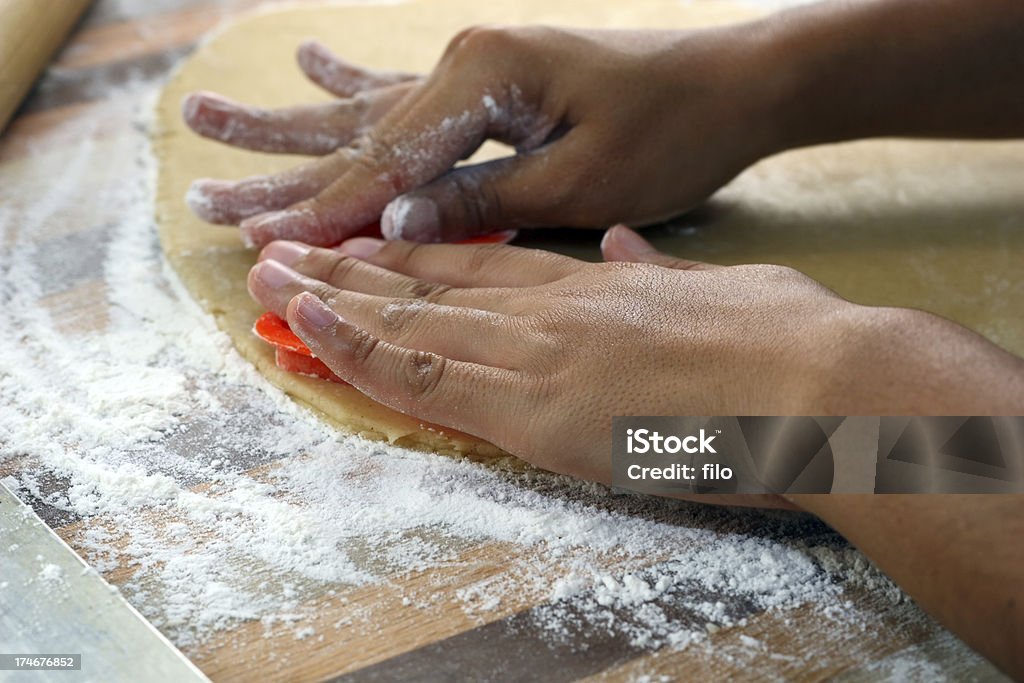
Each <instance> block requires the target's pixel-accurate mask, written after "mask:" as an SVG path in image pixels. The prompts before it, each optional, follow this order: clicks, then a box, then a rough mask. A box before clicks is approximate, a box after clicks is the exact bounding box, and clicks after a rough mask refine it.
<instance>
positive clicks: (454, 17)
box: [153, 0, 1024, 456]
mask: <svg viewBox="0 0 1024 683" xmlns="http://www.w3.org/2000/svg"><path fill="white" fill-rule="evenodd" d="M749 16H751V10H750V8H749V7H739V8H738V7H737V6H735V5H731V4H728V3H726V2H717V1H715V0H705V1H704V2H701V1H700V0H698V1H697V2H694V3H692V4H684V3H680V2H678V0H644V1H641V2H628V3H625V2H618V1H617V0H580V1H576V2H571V3H568V2H567V3H553V2H550V0H514V1H513V0H497V1H491V2H478V1H477V0H423V1H421V2H410V3H400V4H393V5H373V6H366V5H361V6H343V5H338V4H330V5H325V6H305V7H294V6H292V7H290V8H288V9H285V10H282V11H273V12H267V13H260V14H255V15H253V16H250V17H248V18H245V19H243V20H241V21H239V22H237V23H235V24H233V25H231V26H229V27H227V28H226V29H224V30H223V31H221V32H219V33H218V34H217V35H215V36H214V37H213V38H212V39H210V40H209V41H207V42H205V43H204V44H203V45H202V46H200V47H199V48H198V49H197V50H196V52H195V53H194V54H193V55H192V56H191V57H190V58H188V59H187V60H186V61H185V63H184V64H183V65H182V67H181V68H180V70H179V71H178V72H177V73H176V74H175V75H174V77H173V78H172V79H171V80H170V82H169V83H168V84H167V86H166V87H165V89H164V91H163V94H162V96H161V97H160V100H159V102H158V104H157V112H156V115H157V116H156V125H155V126H154V138H153V143H154V148H155V151H156V154H157V158H158V162H159V175H158V181H157V207H156V211H157V221H158V225H159V231H160V240H161V243H162V244H163V248H164V251H165V253H166V255H167V258H168V260H169V261H170V263H171V264H172V266H173V267H174V268H175V269H176V270H177V272H178V273H179V275H180V276H181V279H182V281H183V283H184V284H185V286H186V287H187V288H188V289H189V291H190V292H191V293H192V295H193V296H195V297H196V299H197V300H199V301H200V302H201V303H202V304H203V305H204V306H205V308H206V309H207V310H208V311H210V312H211V313H212V314H213V315H214V316H215V317H216V320H217V323H218V325H219V326H220V327H221V328H222V329H223V330H224V331H225V332H227V334H228V335H230V337H231V339H232V340H233V341H234V344H235V346H236V347H237V348H238V350H239V351H240V352H241V354H242V355H243V356H244V357H246V358H248V359H249V360H250V361H252V362H253V363H254V364H255V365H256V366H257V367H258V368H259V370H260V371H261V372H262V373H264V374H265V375H266V376H267V377H268V378H269V379H270V381H271V382H273V383H274V384H276V385H277V386H279V387H281V388H282V389H284V390H285V391H286V392H287V393H288V394H289V395H291V396H292V397H293V398H295V399H296V400H298V401H300V402H302V403H305V404H308V405H310V406H312V407H313V408H314V409H316V410H318V411H320V412H321V413H322V414H323V415H324V417H325V418H327V419H328V420H329V421H331V422H333V423H335V424H336V425H338V426H340V427H343V428H344V429H346V430H349V431H353V432H358V433H363V434H365V435H368V436H371V437H376V438H384V439H387V440H389V441H392V442H395V443H399V444H403V445H408V446H413V447H417V448H424V449H429V450H436V451H441V452H460V453H468V454H476V455H482V456H488V455H500V451H499V450H498V449H497V448H495V447H494V446H492V445H490V444H488V443H486V442H483V441H481V440H479V439H476V438H474V437H471V436H467V435H463V434H459V433H453V432H449V431H447V430H441V429H438V428H435V427H430V426H426V425H423V424H421V423H420V422H419V421H417V420H415V419H413V418H410V417H408V416H405V415H401V414H398V413H395V412H394V411H392V410H390V409H388V408H385V407H384V406H381V405H379V404H377V403H375V402H373V401H371V400H369V399H368V398H366V397H364V396H363V395H361V394H360V393H359V392H357V391H356V390H354V389H352V388H351V387H348V386H342V385H338V384H333V383H329V382H323V381H320V380H316V379H311V378H306V377H301V376H297V375H293V374H290V373H285V372H281V371H279V370H278V369H277V368H276V367H275V366H274V362H273V353H272V351H271V350H270V348H269V347H268V346H267V345H265V344H264V343H262V342H260V341H259V340H257V339H256V338H254V337H253V336H252V334H251V331H250V330H251V327H252V322H253V320H254V319H255V318H256V317H257V316H258V315H259V314H260V313H261V311H260V309H259V307H258V306H257V305H256V304H255V303H254V302H253V301H252V300H251V299H250V298H249V296H248V294H247V292H246V285H245V280H246V273H247V271H248V269H249V267H250V266H251V265H252V264H253V262H254V260H255V256H256V254H255V253H254V252H252V251H250V250H247V249H244V248H243V247H242V245H241V242H240V240H239V239H238V235H237V231H236V230H235V229H234V228H224V227H215V226H210V225H207V224H205V223H203V222H202V221H200V220H199V219H198V218H196V217H195V216H193V215H192V214H191V212H190V211H189V210H188V208H187V207H186V206H185V203H184V201H183V197H184V194H185V191H186V189H187V188H188V185H189V183H190V182H191V181H192V180H193V179H194V178H197V177H201V176H202V177H217V178H241V177H245V176H248V175H253V174H259V173H267V172H272V171H275V170H280V169H283V168H286V167H288V166H291V165H294V164H296V163H299V162H300V161H302V158H300V157H291V156H281V155H268V154H258V153H254V152H248V151H242V150H236V149H232V148H230V147H227V146H225V145H221V144H218V143H215V142H211V141H208V140H204V139H201V138H199V137H198V136H196V135H194V134H193V133H191V132H190V131H189V130H188V129H187V128H186V127H185V125H184V124H183V123H182V120H181V114H180V103H181V100H182V98H183V97H184V96H185V95H186V94H187V93H189V92H191V91H194V90H200V89H205V90H213V91H217V92H220V93H223V94H225V95H227V96H229V97H233V98H237V99H239V100H242V101H245V102H250V103H253V104H258V105H266V106H283V105H292V104H297V103H302V102H315V101H323V100H326V99H328V97H329V96H328V95H326V94H325V93H323V92H322V91H320V90H318V89H317V88H315V87H314V86H312V85H311V84H309V83H308V82H307V81H306V80H305V79H304V78H303V76H302V75H301V73H300V72H299V70H298V68H297V67H296V66H295V61H294V51H295V48H296V47H297V46H298V44H299V43H300V42H301V41H302V40H304V39H306V38H310V37H316V38H319V39H320V40H322V41H323V42H325V43H326V44H328V45H330V46H331V47H332V48H333V49H335V50H336V51H337V52H338V53H339V54H342V55H344V56H345V57H346V58H348V59H350V60H352V61H354V62H357V63H363V64H367V65H370V66H376V67H382V68H391V69H401V70H415V71H425V70H429V69H430V68H431V66H432V65H433V64H434V63H435V61H436V60H437V58H438V56H439V55H440V53H441V51H442V49H443V48H444V46H445V44H446V42H447V40H448V38H449V37H451V36H452V35H454V34H455V33H456V32H457V31H458V30H459V29H461V28H464V27H465V26H468V25H473V24H481V23H504V24H509V23H549V24H561V25H576V26H595V27H599V26H607V27H619V28H627V27H657V28H668V27H694V26H699V25H710V24H716V23H724V22H728V21H733V20H737V19H741V18H748V17H749ZM504 153H507V152H505V151H504V150H503V149H502V148H500V147H497V146H494V145H487V146H485V148H484V149H482V150H481V151H480V152H479V153H478V155H477V157H476V158H482V157H486V156H494V155H497V154H504ZM685 153H686V150H680V154H685ZM649 234H650V236H651V237H652V239H653V241H654V242H655V243H656V244H657V245H658V246H659V247H661V248H662V249H665V250H666V251H669V252H674V253H677V254H680V255H686V256H688V257H691V258H697V259H702V260H708V261H713V262H719V263H740V262H772V263H784V264H786V265H790V266H793V267H795V268H798V269H800V270H802V271H804V272H806V273H808V274H809V275H811V276H812V277H815V278H817V279H819V280H821V281H822V282H824V283H825V284H827V285H829V286H831V287H833V288H834V289H836V290H837V291H838V292H839V293H840V294H843V295H844V296H846V297H847V298H850V299H853V300H855V301H859V302H862V303H869V304H885V305H903V306H913V307H918V308H923V309H926V310H930V311H933V312H936V313H939V314H941V315H945V316H947V317H949V318H952V319H954V320H957V321H959V322H961V323H963V324H965V325H967V326H968V327H971V328H974V329H975V330H977V331H979V332H981V333H982V334H984V335H986V336H987V337H989V338H990V339H992V340H993V341H995V342H996V343H998V344H1001V345H1002V346H1004V347H1005V348H1007V349H1009V350H1011V351H1013V352H1015V353H1018V354H1024V316H1022V315H1021V312H1022V311H1024V268H1022V267H1021V263H1022V255H1024V142H1014V143H1007V142H999V143H992V142H989V143H966V142H923V141H919V142H911V141H893V140H880V141H867V142H858V143H853V144H844V145H832V146H824V147H819V148H814V149H808V150H800V151H795V152H790V153H787V154H783V155H780V156H778V157H774V158H772V159H768V160H766V161H763V162H761V163H760V164H758V165H756V166H755V167H753V168H752V169H750V170H748V171H747V172H746V173H744V174H743V175H741V176H740V177H739V178H737V179H736V180H735V181H734V182H733V183H731V184H730V185H729V186H728V187H726V188H724V189H723V190H722V191H720V192H719V193H718V194H717V195H716V196H715V197H714V198H713V199H712V200H711V201H710V202H709V203H708V204H707V205H706V206H705V207H703V208H701V209H698V210H697V211H695V212H693V213H691V214H690V215H688V216H684V217H682V218H681V219H678V220H676V221H674V222H672V223H670V224H669V225H667V226H663V227H660V228H655V229H652V230H651V231H650V233H649ZM598 237H599V235H598V234H596V233H594V234H590V233H586V234H581V233H575V234H571V235H567V234H566V233H565V232H550V231H549V232H540V231H538V232H536V233H534V234H532V235H528V236H526V238H525V239H524V240H522V242H523V243H524V244H528V245H531V246H539V247H543V248H549V249H554V250H557V251H561V252H564V253H569V254H572V255H575V256H579V257H581V258H587V259H592V260H596V259H597V258H599V252H598V251H597V239H598ZM922 343H927V340H922Z"/></svg>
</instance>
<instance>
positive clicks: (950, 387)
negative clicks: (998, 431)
mask: <svg viewBox="0 0 1024 683" xmlns="http://www.w3.org/2000/svg"><path fill="white" fill-rule="evenodd" d="M822 343H823V344H824V349H825V350H824V353H823V354H822V357H823V358H824V359H825V361H824V362H823V363H822V364H821V365H820V366H819V367H818V368H817V373H816V374H815V375H814V378H813V379H812V380H811V381H810V382H809V387H810V390H809V391H810V393H809V394H808V396H807V398H808V401H809V412H808V414H831V415H1016V414H1020V412H1021V411H1022V410H1024V360H1022V359H1020V358H1017V357H1015V356H1013V355H1012V354H1010V353H1007V352H1006V351H1004V350H1002V349H1000V348H999V347H997V346H995V345H994V344H992V343H991V342H989V341H988V340H986V339H984V338H983V337H981V336H980V335H978V334H976V333H974V332H972V331H970V330H968V329H966V328H964V327H961V326H960V325H957V324H955V323H952V322H950V321H948V320H945V319H943V318H940V317H938V316H935V315H932V314H930V313H925V312H923V311H916V310H911V309H903V308H879V307H868V306H859V305H855V304H849V305H847V306H845V307H843V308H841V309H839V310H838V312H836V313H835V314H834V315H833V316H831V318H830V324H829V326H828V331H827V333H826V335H825V340H824V341H823V342H822Z"/></svg>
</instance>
